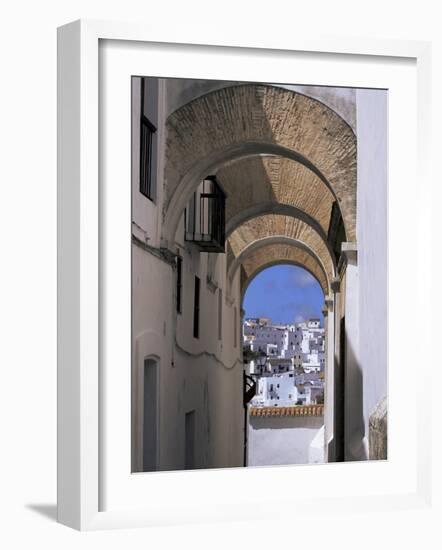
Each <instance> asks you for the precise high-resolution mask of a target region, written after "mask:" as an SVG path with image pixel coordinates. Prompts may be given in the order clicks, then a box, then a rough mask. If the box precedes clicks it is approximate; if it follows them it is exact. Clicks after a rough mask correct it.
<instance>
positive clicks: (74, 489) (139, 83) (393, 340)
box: [58, 21, 431, 530]
mask: <svg viewBox="0 0 442 550" xmlns="http://www.w3.org/2000/svg"><path fill="white" fill-rule="evenodd" d="M58 52H59V53H58V160H59V164H58V188H59V199H58V214H59V216H58V233H59V242H58V282H59V299H58V308H59V309H58V334H59V339H58V349H59V352H58V518H59V521H60V522H61V523H64V524H66V525H69V526H71V527H74V528H77V529H81V530H87V529H102V528H114V527H131V526H134V527H135V526H152V525H165V524H177V523H189V522H204V521H228V520H238V519H247V518H251V517H253V518H263V519H265V518H272V517H284V515H285V514H286V515H287V517H290V515H291V514H293V513H297V514H298V513H299V514H305V513H317V511H318V510H321V509H325V508H326V507H329V506H330V503H331V502H333V507H334V509H335V510H337V511H341V512H342V513H345V511H346V510H348V509H350V508H351V509H354V508H355V507H357V508H358V509H361V510H366V511H370V510H374V509H376V510H379V509H385V510H391V509H394V508H397V507H401V508H403V507H404V506H406V507H421V506H425V505H426V504H427V503H428V501H429V498H430V487H431V471H430V468H429V465H428V462H429V453H428V450H429V444H430V441H429V431H428V422H427V420H428V419H427V415H428V414H429V412H428V411H429V409H428V407H427V406H424V403H425V402H427V401H428V398H427V396H426V395H425V391H424V389H423V386H422V389H420V386H416V384H415V382H414V373H415V362H416V358H414V357H413V356H412V354H411V353H410V350H409V349H408V348H407V347H404V346H403V338H404V334H407V335H408V334H410V338H412V336H414V332H415V331H416V329H415V328H413V327H414V325H413V324H412V323H410V319H417V318H422V317H425V315H426V314H428V313H429V312H430V303H429V296H428V295H427V294H426V293H425V291H421V290H417V291H416V292H414V293H408V294H407V296H404V293H403V288H404V285H403V284H401V281H403V280H404V277H406V282H407V287H408V288H415V289H425V288H426V287H428V284H427V283H428V277H429V273H430V257H429V252H428V250H427V248H426V247H424V246H420V241H419V236H420V235H422V234H425V231H426V229H427V224H428V223H429V221H428V218H427V216H426V214H425V212H426V210H425V204H426V201H428V200H429V197H430V196H431V186H430V183H429V181H428V179H427V168H426V165H427V162H426V159H425V154H426V153H425V151H426V147H425V145H426V144H427V143H428V140H429V132H428V121H429V117H430V102H429V100H428V97H427V93H428V92H427V82H428V79H429V72H430V69H429V67H430V61H429V59H430V47H429V45H428V44H427V43H418V42H401V41H381V40H362V39H355V38H348V39H347V38H343V37H337V38H327V39H325V38H318V39H315V40H312V39H306V38H304V37H302V36H296V38H292V37H281V41H280V43H278V44H276V43H275V44H272V45H271V46H269V45H268V44H265V43H264V42H261V43H260V42H256V43H246V42H244V43H239V42H238V43H229V42H228V41H226V43H222V44H221V43H217V44H210V43H208V44H207V43H206V44H199V43H198V41H197V40H190V39H189V37H185V36H184V35H183V36H182V37H181V36H180V37H178V36H173V37H167V36H156V34H155V33H154V32H152V31H151V29H145V28H143V27H142V26H137V25H132V24H124V23H115V22H112V23H107V22H97V21H77V22H74V23H71V24H68V25H66V26H64V27H61V28H60V29H59V36H58ZM405 121H406V124H405ZM404 127H406V131H404ZM404 159H406V162H404ZM417 173H419V178H418V179H417V178H416V174H417ZM411 213H413V223H410V217H411ZM416 227H418V230H416ZM410 247H412V248H413V250H415V251H416V254H417V256H418V260H419V261H418V263H419V266H420V270H418V271H417V270H410V269H408V267H407V266H408V265H409V250H410ZM405 274H406V276H405ZM405 300H406V314H404V301H405ZM419 368H420V369H423V370H424V371H425V376H428V375H429V367H427V366H426V365H425V364H424V365H420V367H419ZM283 487H286V488H289V487H291V488H296V490H287V491H286V490H281V488H283ZM272 492H273V493H274V494H276V495H277V499H278V503H279V506H278V507H269V506H268V503H269V495H271V494H272ZM306 503H307V506H306ZM308 510H310V512H309V511H308Z"/></svg>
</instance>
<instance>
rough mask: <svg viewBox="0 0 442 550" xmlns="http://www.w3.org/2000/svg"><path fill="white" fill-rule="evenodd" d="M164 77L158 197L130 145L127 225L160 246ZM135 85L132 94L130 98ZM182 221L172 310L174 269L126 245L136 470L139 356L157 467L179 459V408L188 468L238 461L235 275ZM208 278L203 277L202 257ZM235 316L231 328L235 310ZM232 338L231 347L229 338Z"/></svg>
mask: <svg viewBox="0 0 442 550" xmlns="http://www.w3.org/2000/svg"><path fill="white" fill-rule="evenodd" d="M166 83H167V81H166V80H162V82H161V83H160V90H159V96H160V97H159V124H158V126H159V127H158V132H159V133H158V139H159V144H158V151H159V154H160V158H159V162H158V166H159V168H158V174H157V177H158V180H157V198H156V200H155V202H152V201H149V200H148V199H146V198H145V197H143V196H142V195H141V194H140V193H139V189H138V176H137V174H138V170H137V167H138V165H139V158H138V157H137V152H136V150H137V149H138V148H137V147H135V148H134V156H133V158H132V160H133V167H134V170H133V178H132V193H133V194H132V204H133V212H132V215H133V218H132V221H133V222H135V224H136V225H134V224H132V232H133V234H134V235H135V237H137V239H139V240H141V241H144V240H145V237H146V236H147V237H149V239H148V241H147V243H148V245H150V246H153V247H155V248H157V249H158V248H159V245H160V237H161V221H162V220H161V218H162V216H161V213H162V208H163V194H162V189H163V168H164V158H163V156H162V155H163V153H164V150H165V147H164V141H165V135H164V133H163V131H162V128H163V127H164V120H165V116H166V110H165V97H166V88H165V86H166ZM136 93H137V92H136V91H135V99H136V97H137V96H136ZM133 116H134V119H133V122H134V126H133V132H134V135H133V138H134V140H137V139H138V137H137V136H138V134H139V127H138V126H137V125H138V123H139V122H138V120H139V113H135V114H134V115H133ZM183 224H184V222H183V220H182V223H180V224H179V227H178V231H177V235H176V238H175V243H174V244H173V246H171V249H172V251H173V252H175V253H180V255H181V256H182V258H183V272H182V276H183V277H182V313H181V314H178V313H177V312H176V305H175V304H176V272H175V269H174V268H173V267H172V265H170V264H168V263H166V262H165V261H164V260H162V259H160V258H158V257H156V256H155V255H153V254H152V253H150V252H148V251H147V250H145V249H143V248H142V247H141V246H140V245H139V244H137V243H133V245H132V284H133V300H132V335H133V361H132V376H133V377H132V380H133V384H132V405H133V406H132V420H133V430H132V434H133V447H132V450H133V463H132V467H133V469H134V470H135V471H137V470H141V469H142V432H143V420H142V419H143V366H144V359H145V358H146V357H151V356H154V357H156V358H158V360H159V365H160V367H159V380H158V381H159V388H158V400H159V405H158V417H159V421H158V446H159V451H158V464H159V469H160V470H180V469H183V468H184V465H185V414H186V413H187V412H189V411H192V410H194V411H195V424H196V425H195V467H197V468H211V467H229V466H232V467H233V466H235V467H237V466H242V465H243V442H244V413H243V408H242V390H243V388H242V385H243V380H242V363H241V362H240V359H241V350H240V342H241V338H240V334H239V331H240V330H241V323H240V319H239V312H240V289H239V274H238V275H237V276H236V277H235V279H234V280H233V283H232V285H231V287H230V288H229V289H227V288H226V277H225V273H226V266H225V262H226V259H225V255H224V254H219V255H217V256H218V257H217V258H215V257H214V256H213V255H211V257H210V262H209V255H208V254H207V253H200V252H199V251H198V250H197V248H196V247H195V246H194V245H192V244H189V243H186V242H184V235H183ZM209 263H210V268H209V270H210V275H211V280H212V281H214V282H215V284H213V283H212V284H209V283H208V282H207V273H208V264H209ZM195 275H197V276H198V277H199V278H200V285H201V287H200V337H199V338H198V339H196V338H194V337H193V301H194V280H195V279H194V278H195ZM219 288H221V289H222V294H223V300H222V307H223V315H222V319H223V327H222V335H223V338H222V341H221V340H219V339H218V304H219V296H218V292H219ZM235 313H236V315H237V316H238V318H237V320H236V327H237V330H238V334H237V335H236V339H235V335H234V326H235V322H234V315H235ZM235 340H236V347H235V345H234V343H235Z"/></svg>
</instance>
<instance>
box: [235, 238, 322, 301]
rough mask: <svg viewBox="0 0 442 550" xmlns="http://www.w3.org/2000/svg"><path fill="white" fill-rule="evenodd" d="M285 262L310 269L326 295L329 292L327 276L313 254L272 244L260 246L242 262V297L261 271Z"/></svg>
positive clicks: (283, 245) (293, 247) (291, 247)
mask: <svg viewBox="0 0 442 550" xmlns="http://www.w3.org/2000/svg"><path fill="white" fill-rule="evenodd" d="M284 264H289V265H296V266H298V267H302V268H303V269H305V270H306V271H308V272H309V273H310V274H311V275H312V276H313V277H314V278H315V279H316V280H317V282H318V283H319V285H320V286H321V289H322V291H323V293H324V296H325V295H327V294H328V292H329V287H328V284H327V280H326V276H325V275H324V273H323V271H322V270H321V267H320V265H319V263H318V261H317V260H316V259H315V258H314V257H313V256H310V255H309V254H308V253H307V252H306V251H305V250H302V249H300V248H297V247H295V246H287V245H285V244H281V245H272V244H271V245H268V246H264V247H262V248H260V249H259V250H257V251H256V252H254V253H253V254H252V255H250V256H249V257H248V258H247V259H246V260H245V261H244V262H243V263H242V265H241V272H240V286H241V298H242V299H243V298H244V294H245V292H246V290H247V287H248V286H249V284H250V283H251V282H252V281H253V279H254V278H255V277H256V276H257V275H258V274H259V273H261V271H264V269H267V268H269V267H272V266H274V265H284Z"/></svg>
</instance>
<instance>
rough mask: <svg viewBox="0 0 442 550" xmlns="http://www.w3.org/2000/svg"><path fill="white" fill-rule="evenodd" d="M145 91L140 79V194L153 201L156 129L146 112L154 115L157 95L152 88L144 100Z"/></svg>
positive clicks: (143, 82) (144, 81) (144, 84)
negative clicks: (149, 95)
mask: <svg viewBox="0 0 442 550" xmlns="http://www.w3.org/2000/svg"><path fill="white" fill-rule="evenodd" d="M145 89H146V79H145V78H142V79H141V117H140V193H141V194H142V195H144V196H145V197H147V198H148V199H150V200H152V201H153V200H154V198H155V196H154V195H155V179H154V178H155V174H154V169H155V167H156V162H155V151H156V148H155V147H154V139H155V133H156V131H157V129H156V127H155V125H154V124H153V123H152V121H151V120H150V119H149V118H148V117H147V116H146V110H147V111H148V112H149V114H153V115H156V106H155V102H156V99H157V94H156V89H155V88H154V87H152V94H151V95H152V97H151V98H150V97H149V98H146V97H145ZM149 90H150V86H149ZM148 100H149V101H148ZM150 111H152V113H150ZM154 111H155V112H154Z"/></svg>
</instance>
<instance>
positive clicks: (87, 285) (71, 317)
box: [58, 21, 431, 530]
mask: <svg viewBox="0 0 442 550" xmlns="http://www.w3.org/2000/svg"><path fill="white" fill-rule="evenodd" d="M103 40H106V41H120V42H121V41H125V43H126V44H129V45H130V44H135V43H136V44H140V43H146V44H158V43H163V44H168V45H169V46H170V47H174V48H180V45H182V46H181V47H183V48H184V47H185V48H190V49H192V47H193V46H194V47H199V48H207V49H208V50H209V49H210V48H213V47H214V46H216V47H218V48H223V47H227V48H229V53H230V55H235V51H237V52H238V54H239V52H244V51H246V50H245V49H253V50H254V51H259V52H262V53H263V55H264V54H265V52H266V51H267V52H273V53H276V55H278V52H280V53H279V55H281V56H282V55H283V52H304V53H310V54H312V55H317V56H324V52H325V53H326V54H327V55H330V56H342V55H343V56H370V57H377V58H380V59H382V58H384V59H390V60H391V59H393V60H394V59H398V60H399V59H405V58H407V59H411V60H413V62H415V63H416V75H417V76H416V83H417V105H416V109H417V114H418V125H417V143H418V151H417V162H418V167H419V174H420V182H421V184H420V187H419V189H420V195H419V197H418V198H417V209H418V218H419V227H420V232H424V231H425V230H426V227H427V224H429V223H430V218H429V216H426V212H425V210H424V209H423V208H422V205H423V204H424V199H425V198H426V199H427V201H428V204H431V200H429V199H430V198H431V185H430V183H429V181H428V168H427V165H428V163H427V159H426V154H427V153H426V151H427V150H428V149H429V147H428V144H429V120H430V116H431V110H430V109H431V104H430V101H429V96H428V94H429V86H427V84H428V82H429V79H430V45H429V43H426V42H408V41H388V40H364V39H358V38H354V37H341V36H338V37H326V38H325V37H318V38H315V39H311V38H308V37H307V38H306V37H304V36H302V35H299V34H297V35H296V36H294V37H288V36H281V38H280V40H279V42H278V43H274V44H271V45H270V46H269V45H268V44H266V43H265V40H264V39H262V40H257V41H256V42H255V43H251V42H249V41H244V42H241V41H239V40H238V41H235V42H234V43H231V42H230V41H229V39H226V40H225V41H224V42H220V41H217V43H216V44H211V43H210V42H204V43H199V42H198V40H194V39H192V38H191V37H188V36H186V34H185V31H183V34H182V36H177V35H176V34H175V35H174V36H163V35H162V34H161V33H160V35H156V34H155V32H154V31H152V29H147V28H146V27H144V26H143V25H136V24H132V23H131V24H128V23H119V22H102V21H76V22H74V23H71V24H68V25H65V26H63V27H61V28H60V29H59V34H58V187H59V195H58V235H59V240H58V284H59V293H58V520H59V522H60V523H63V524H66V525H68V526H70V527H74V528H76V529H80V530H91V529H104V528H115V527H135V526H151V525H161V524H174V523H190V522H198V521H214V520H220V519H221V520H231V519H235V518H236V519H241V518H244V519H245V518H248V517H251V515H250V509H249V508H248V506H250V505H251V504H253V503H254V500H253V498H252V499H250V498H243V499H242V500H241V498H239V497H238V495H232V494H231V495H230V497H229V496H228V495H227V496H225V500H223V499H222V498H221V499H220V502H221V503H222V505H225V506H224V508H223V509H222V510H220V507H221V505H220V507H218V508H217V507H216V506H215V507H207V506H206V505H205V502H203V501H201V500H200V501H199V502H198V496H192V495H186V497H185V498H184V497H183V496H182V495H181V496H180V492H179V491H177V502H175V505H174V506H173V507H171V508H170V510H169V512H168V511H167V510H168V509H167V502H164V503H161V502H158V501H157V502H155V501H154V499H152V497H151V496H150V497H146V502H145V504H144V505H142V506H139V505H138V504H137V506H128V503H127V502H123V499H122V501H121V506H118V505H117V506H115V505H114V506H112V508H111V509H110V510H107V509H106V510H103V502H102V496H101V495H102V492H101V491H100V484H102V483H103V479H104V477H103V476H104V474H103V471H102V469H103V468H102V465H103V463H102V460H101V459H102V457H101V456H100V454H101V453H102V452H103V448H104V447H103V442H102V438H103V434H102V433H101V430H100V415H101V414H102V411H103V409H102V407H101V404H100V403H101V400H102V399H103V398H104V397H105V396H103V387H102V386H101V385H100V373H101V368H102V365H101V363H100V361H101V358H100V346H99V342H100V323H101V321H102V319H101V317H100V301H101V294H100V292H101V291H100V280H101V277H102V275H103V274H102V273H101V263H100V224H99V212H100V208H101V205H100V186H99V181H100V175H99V149H100V143H99V112H100V101H99V98H100V95H99V74H100V68H99V59H100V55H99V54H100V52H99V48H100V41H103ZM184 45H185V46H184ZM207 55H209V56H210V52H209V51H207ZM355 59H356V57H355ZM367 59H368V57H367ZM323 62H324V63H326V62H327V61H326V60H323ZM164 76H168V75H164ZM428 233H430V232H429V231H428ZM429 273H430V258H429V253H428V250H427V248H425V247H423V249H422V250H421V251H420V272H419V277H420V281H421V282H422V288H423V290H422V291H421V292H418V293H416V297H415V298H414V299H415V300H416V304H419V306H420V308H421V311H422V312H423V313H425V312H428V311H430V304H429V296H428V294H427V293H426V292H425V288H428V284H427V283H428V277H429V276H430V275H429ZM129 360H130V358H128V361H129ZM424 399H425V397H424V395H423V393H422V394H421V393H418V394H417V400H418V403H417V407H416V409H415V411H416V415H415V419H414V421H415V426H416V429H417V439H416V441H417V443H416V452H417V455H416V457H415V458H416V460H415V461H414V462H413V464H412V467H413V468H414V474H415V478H413V480H414V481H415V482H416V483H414V484H413V490H411V491H410V490H408V489H407V491H406V493H407V494H404V492H403V491H396V492H395V491H392V492H390V493H389V492H388V490H386V491H385V492H383V493H382V494H371V495H368V494H367V495H366V496H361V495H356V496H355V495H352V493H351V483H352V482H351V481H348V483H349V491H347V492H346V493H347V494H346V495H344V496H343V495H342V494H337V493H336V501H334V504H333V506H334V507H335V509H339V510H340V511H342V512H343V513H345V511H346V510H349V509H353V508H354V507H355V506H357V507H358V508H359V509H361V510H365V511H370V510H372V509H374V508H377V509H378V510H379V509H380V508H381V507H382V508H384V509H392V508H398V507H400V508H403V507H421V506H426V505H427V504H428V502H429V500H430V493H431V490H430V489H431V469H430V465H429V461H430V454H429V452H428V451H429V445H430V431H429V422H428V418H427V416H428V414H429V412H428V411H429V407H428V399H427V400H426V406H425V407H424V406H421V405H423V402H424ZM401 406H402V405H401ZM413 410H414V409H413ZM330 466H333V465H330ZM378 466H379V467H380V468H382V465H374V464H372V465H370V467H373V468H375V467H378ZM337 468H339V466H337ZM337 468H333V467H327V471H326V473H325V474H324V475H326V476H330V477H332V476H337V475H338V473H337ZM345 468H350V469H351V468H353V465H348V464H346V465H345ZM276 470H278V471H277V472H276ZM291 470H293V468H292V467H286V468H268V469H266V472H267V473H264V474H259V475H270V474H272V475H278V476H280V477H283V476H288V475H290V471H291ZM262 471H263V470H261V472H262ZM298 471H299V470H298ZM272 472H273V473H272ZM349 472H350V470H349ZM341 473H342V472H341ZM244 474H245V472H244V471H241V470H235V471H227V472H224V473H221V474H220V472H218V473H216V472H187V473H168V474H166V473H161V474H159V477H158V478H157V480H156V481H155V486H161V484H166V480H167V479H168V480H169V481H171V482H172V483H171V484H170V485H168V487H170V486H171V485H172V484H173V483H174V484H176V485H177V486H179V484H180V483H181V481H182V482H183V483H184V485H183V487H184V486H185V483H186V480H188V479H189V476H193V477H192V481H193V483H195V480H196V479H197V478H196V476H201V475H202V476H204V478H202V477H199V478H198V479H200V480H201V479H204V483H206V482H207V480H208V479H209V477H208V476H210V477H214V476H215V475H218V476H219V475H222V476H223V477H222V479H221V478H220V479H221V482H222V480H224V481H225V480H226V475H230V477H232V476H234V478H235V483H236V484H238V483H240V482H241V478H242V477H243V476H244ZM128 475H130V473H129V472H128ZM247 475H248V480H249V481H250V480H253V479H254V477H253V476H255V477H256V475H258V474H254V473H253V472H252V473H250V474H247ZM354 475H356V474H355V472H353V473H352V474H350V473H349V477H350V478H351V477H352V476H354ZM322 477H323V476H322ZM151 480H152V481H151V483H153V478H151ZM337 480H338V477H336V479H335V481H334V482H332V483H331V485H332V489H330V491H329V493H328V494H327V496H326V497H323V498H321V497H315V498H312V502H313V503H314V506H315V511H316V512H317V511H318V510H320V509H321V508H323V509H325V508H326V507H327V506H329V505H330V496H331V495H333V491H334V489H333V486H335V485H336V483H337ZM147 482H148V483H149V480H147ZM229 498H230V501H229ZM192 499H193V501H192ZM238 499H239V500H238ZM191 501H192V502H191ZM261 504H262V503H260V502H257V509H255V510H254V512H253V517H256V515H257V513H258V515H262V517H265V513H266V511H265V509H264V508H262V506H261ZM180 511H181V513H180ZM292 512H293V508H292Z"/></svg>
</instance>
